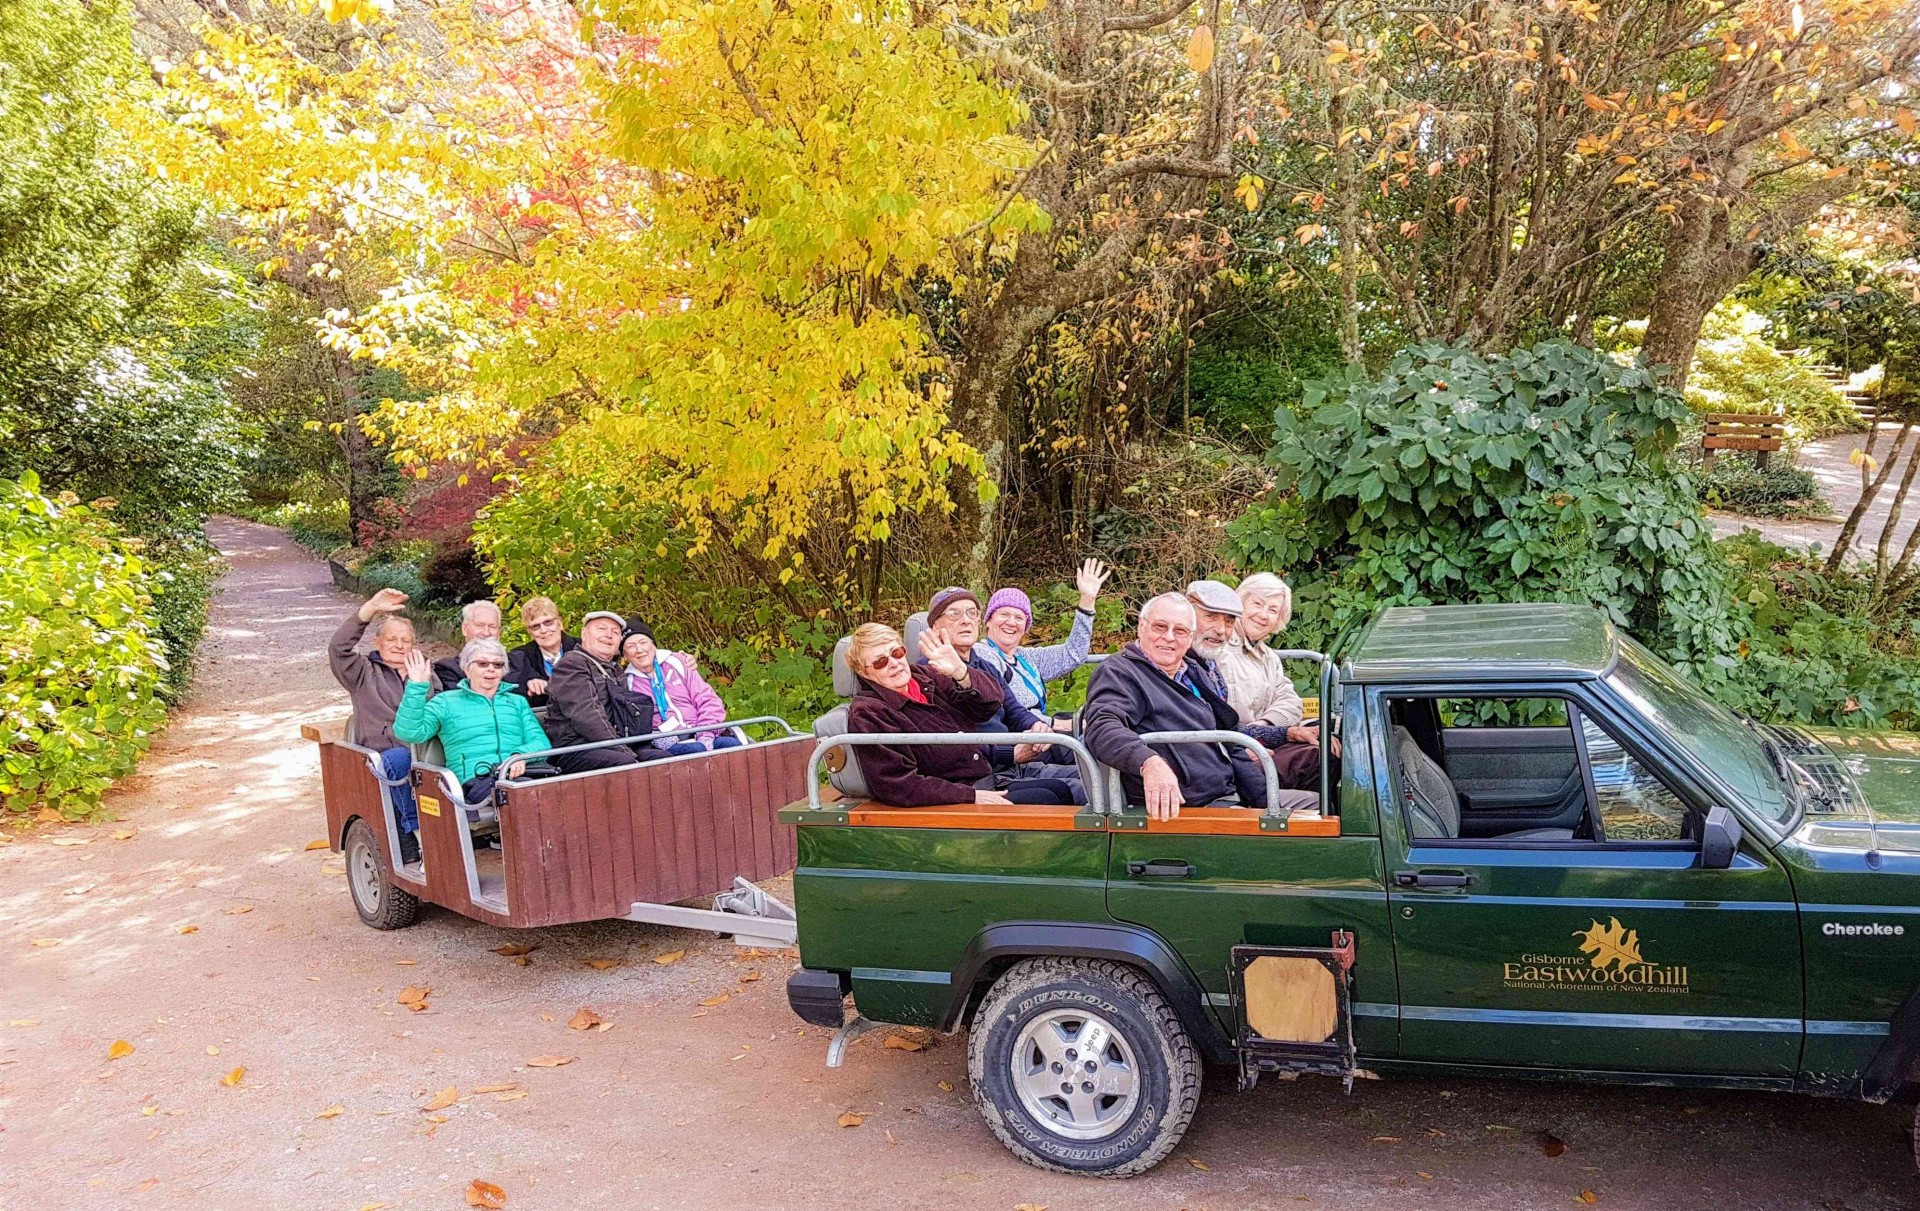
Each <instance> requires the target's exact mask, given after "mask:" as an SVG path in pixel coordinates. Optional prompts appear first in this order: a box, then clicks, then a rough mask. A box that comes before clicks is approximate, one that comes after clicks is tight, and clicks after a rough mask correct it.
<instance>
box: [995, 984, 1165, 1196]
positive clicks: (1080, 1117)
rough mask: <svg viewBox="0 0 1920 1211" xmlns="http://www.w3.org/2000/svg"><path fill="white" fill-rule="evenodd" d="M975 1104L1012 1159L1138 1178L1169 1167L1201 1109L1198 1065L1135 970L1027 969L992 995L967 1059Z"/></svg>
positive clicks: (1155, 993)
mask: <svg viewBox="0 0 1920 1211" xmlns="http://www.w3.org/2000/svg"><path fill="white" fill-rule="evenodd" d="M967 1069H968V1075H969V1077H970V1078H971V1081H972V1084H973V1100H974V1104H975V1105H976V1106H978V1107H979V1108H980V1113H981V1114H982V1115H983V1116H984V1117H985V1118H986V1120H987V1125H988V1126H989V1127H991V1128H993V1133H994V1134H995V1135H997V1136H999V1137H1000V1142H1001V1143H1003V1144H1005V1145H1006V1146H1007V1148H1008V1149H1009V1150H1010V1151H1012V1153H1013V1154H1014V1155H1015V1156H1017V1157H1019V1158H1020V1159H1021V1160H1023V1161H1026V1162H1027V1163H1028V1164H1030V1165H1035V1166H1038V1167H1039V1168H1042V1169H1051V1170H1054V1171H1056V1172H1060V1173H1082V1174H1089V1175H1092V1176H1097V1177H1131V1176H1133V1175H1134V1174H1136V1173H1145V1172H1146V1171H1147V1170H1148V1169H1151V1168H1153V1167H1154V1166H1155V1165H1157V1164H1159V1163H1160V1162H1161V1161H1162V1160H1163V1159H1165V1158H1166V1156H1167V1154H1168V1153H1169V1152H1172V1151H1173V1149H1174V1146H1175V1145H1177V1144H1178V1143H1179V1142H1180V1138H1181V1136H1183V1135H1185V1134H1186V1131H1187V1126H1188V1124H1189V1123H1191V1122H1192V1121H1193V1112H1194V1110H1195V1108H1196V1107H1198V1105H1199V1103H1200V1057H1199V1055H1198V1054H1197V1053H1196V1052H1195V1051H1194V1047H1193V1042H1192V1040H1191V1039H1189V1038H1188V1036H1187V1031H1186V1027H1184V1026H1182V1025H1181V1024H1180V1017H1179V1015H1178V1014H1177V1013H1175V1012H1174V1010H1173V1006H1172V1005H1170V1004H1168V1003H1167V999H1166V998H1165V997H1164V996H1162V995H1160V990H1159V989H1158V988H1156V987H1155V986H1154V983H1153V981H1152V980H1150V979H1148V978H1147V976H1146V975H1145V974H1144V973H1142V972H1141V971H1139V970H1138V969H1137V968H1133V967H1128V966H1126V965H1125V964H1121V963H1112V962H1108V961H1105V960H1100V959H1074V958H1045V959H1027V960H1025V961H1023V962H1021V963H1018V964H1016V965H1015V966H1014V967H1012V968H1011V969H1009V970H1008V971H1007V973H1006V974H1005V975H1003V976H1001V977H1000V979H999V981H998V982H996V983H995V984H994V986H993V988H992V989H990V990H989V991H988V993H987V999H986V1002H985V1003H984V1004H983V1005H982V1006H981V1007H980V1013H979V1016H978V1017H977V1018H976V1019H975V1021H974V1025H973V1036H972V1039H971V1041H970V1042H969V1044H968V1048H967Z"/></svg>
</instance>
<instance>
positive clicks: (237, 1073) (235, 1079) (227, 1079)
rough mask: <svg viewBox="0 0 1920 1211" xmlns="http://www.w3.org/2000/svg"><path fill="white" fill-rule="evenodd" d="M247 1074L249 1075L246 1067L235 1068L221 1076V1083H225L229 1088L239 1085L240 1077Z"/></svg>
mask: <svg viewBox="0 0 1920 1211" xmlns="http://www.w3.org/2000/svg"><path fill="white" fill-rule="evenodd" d="M246 1075H247V1070H246V1069H245V1068H235V1069H234V1070H233V1071H232V1072H229V1073H228V1074H227V1075H225V1076H223V1077H221V1078H220V1083H221V1084H222V1085H225V1086H226V1087H227V1088H229V1089H231V1088H233V1087H234V1086H235V1085H238V1084H239V1083H240V1078H242V1077H244V1076H246Z"/></svg>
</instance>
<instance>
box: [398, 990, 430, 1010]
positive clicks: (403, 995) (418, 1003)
mask: <svg viewBox="0 0 1920 1211" xmlns="http://www.w3.org/2000/svg"><path fill="white" fill-rule="evenodd" d="M432 991H433V989H432V988H429V987H428V986H427V985H425V984H409V985H407V986H406V987H405V988H402V989H401V990H400V995H399V996H397V997H395V998H394V1004H396V1005H405V1006H406V1007H407V1008H408V1009H411V1010H412V1011H413V1012H415V1013H419V1012H420V1011H422V1010H424V1009H425V1008H426V1007H427V994H428V993H430V992H432Z"/></svg>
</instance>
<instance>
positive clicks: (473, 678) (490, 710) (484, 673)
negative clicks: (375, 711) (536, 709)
mask: <svg viewBox="0 0 1920 1211" xmlns="http://www.w3.org/2000/svg"><path fill="white" fill-rule="evenodd" d="M460 669H461V671H462V672H464V673H466V677H464V678H463V679H462V680H461V682H460V685H459V687H458V688H456V689H451V690H442V691H441V692H440V693H438V694H435V695H433V697H431V698H429V697H427V692H428V690H430V689H431V688H432V678H433V672H432V666H431V665H429V664H428V663H427V658H426V657H425V656H423V655H422V654H421V653H420V649H418V648H415V649H414V650H413V652H412V654H410V655H409V656H408V657H407V688H406V692H405V693H404V694H402V695H401V697H400V709H399V710H398V711H396V712H395V713H394V716H393V734H394V737H395V738H396V739H399V740H404V741H406V742H407V743H408V744H422V743H424V742H426V741H428V740H431V739H433V738H434V737H435V736H438V737H440V745H441V747H442V748H444V749H446V751H447V768H449V769H451V770H452V771H453V776H454V777H456V778H458V779H459V780H460V787H461V789H462V790H463V791H465V792H466V796H467V802H468V803H478V802H481V801H483V800H485V799H486V798H487V796H489V795H491V794H492V793H493V784H494V781H495V780H496V779H498V778H503V777H504V778H518V777H519V776H520V774H521V773H522V772H523V771H524V770H525V768H526V762H524V761H516V762H514V763H513V764H512V765H511V766H510V767H508V768H507V769H505V770H502V769H500V768H499V765H500V762H501V761H502V760H503V759H504V758H506V757H509V756H511V755H513V754H514V753H532V752H538V751H539V750H541V749H547V748H552V747H553V745H552V743H551V742H550V741H548V739H547V733H546V731H545V730H544V729H543V728H541V726H540V720H539V719H537V718H535V717H534V714H533V708H532V707H531V706H528V705H527V700H526V699H525V698H522V697H521V696H520V695H518V694H511V693H502V692H501V691H502V690H504V689H507V688H508V687H507V686H504V685H502V684H501V682H502V681H504V680H505V679H506V675H507V650H506V648H504V647H502V646H500V641H499V640H497V639H476V640H474V641H473V642H472V643H469V644H468V645H467V646H466V647H464V648H462V649H461V650H460Z"/></svg>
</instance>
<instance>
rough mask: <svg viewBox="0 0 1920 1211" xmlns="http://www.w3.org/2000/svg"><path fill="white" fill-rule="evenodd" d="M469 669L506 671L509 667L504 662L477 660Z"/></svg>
mask: <svg viewBox="0 0 1920 1211" xmlns="http://www.w3.org/2000/svg"><path fill="white" fill-rule="evenodd" d="M467 667H468V668H470V669H504V668H506V667H507V662H506V661H504V660H475V661H473V662H472V663H470V664H468V665H467Z"/></svg>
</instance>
